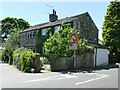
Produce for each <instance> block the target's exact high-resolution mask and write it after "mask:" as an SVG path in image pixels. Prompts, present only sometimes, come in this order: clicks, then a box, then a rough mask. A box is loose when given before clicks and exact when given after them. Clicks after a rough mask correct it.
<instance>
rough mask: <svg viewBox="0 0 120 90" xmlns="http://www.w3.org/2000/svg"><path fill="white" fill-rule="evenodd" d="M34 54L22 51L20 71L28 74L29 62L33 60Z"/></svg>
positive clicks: (29, 51) (30, 51)
mask: <svg viewBox="0 0 120 90" xmlns="http://www.w3.org/2000/svg"><path fill="white" fill-rule="evenodd" d="M34 57H35V54H34V52H33V51H32V50H28V51H26V50H24V51H22V52H21V54H20V62H21V70H22V71H24V72H29V71H30V69H31V67H32V65H31V61H32V59H34Z"/></svg>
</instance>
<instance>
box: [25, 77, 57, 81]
mask: <svg viewBox="0 0 120 90" xmlns="http://www.w3.org/2000/svg"><path fill="white" fill-rule="evenodd" d="M56 77H58V76H52V77H46V78H41V79H34V80H28V81H25V82H36V81H45V80H50V79H53V78H56Z"/></svg>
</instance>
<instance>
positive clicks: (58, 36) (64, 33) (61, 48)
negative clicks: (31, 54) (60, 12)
mask: <svg viewBox="0 0 120 90" xmlns="http://www.w3.org/2000/svg"><path fill="white" fill-rule="evenodd" d="M71 33H73V28H71V26H70V24H69V23H68V24H62V26H61V27H60V30H59V32H58V33H54V34H53V36H51V37H50V38H49V39H47V41H46V42H45V43H44V46H45V54H46V55H47V56H50V55H56V56H59V57H70V56H72V55H73V51H72V50H70V49H69V46H70V41H69V39H68V37H69V35H70V34H71Z"/></svg>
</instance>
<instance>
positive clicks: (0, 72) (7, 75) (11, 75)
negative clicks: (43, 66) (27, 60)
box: [0, 62, 119, 88]
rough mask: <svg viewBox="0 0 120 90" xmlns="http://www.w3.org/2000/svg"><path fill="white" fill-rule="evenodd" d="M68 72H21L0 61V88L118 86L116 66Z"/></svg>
mask: <svg viewBox="0 0 120 90" xmlns="http://www.w3.org/2000/svg"><path fill="white" fill-rule="evenodd" d="M115 66H116V65H109V66H108V67H107V66H106V67H104V68H101V69H100V68H96V69H88V70H76V71H69V72H50V71H45V70H43V71H42V72H41V73H23V72H21V71H19V70H17V69H16V68H15V67H13V66H11V65H8V64H6V63H2V62H0V79H1V80H0V81H1V83H0V85H2V86H1V88H118V70H119V68H118V67H115Z"/></svg>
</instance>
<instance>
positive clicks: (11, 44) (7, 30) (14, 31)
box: [1, 17, 30, 64]
mask: <svg viewBox="0 0 120 90" xmlns="http://www.w3.org/2000/svg"><path fill="white" fill-rule="evenodd" d="M1 24H2V26H1V31H2V34H4V35H5V36H4V37H3V43H4V47H5V51H4V53H3V55H4V59H6V58H7V62H8V61H9V64H12V62H13V56H12V55H13V51H14V50H15V49H17V48H19V47H20V40H19V38H20V36H19V32H20V31H22V30H24V29H26V28H29V27H30V25H29V23H28V22H26V21H25V20H23V19H17V18H10V17H7V18H5V19H3V20H2V21H1ZM8 34H9V35H10V36H9V38H8V36H7V35H8ZM5 38H7V39H8V40H7V41H6V42H4V39H5Z"/></svg>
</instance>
